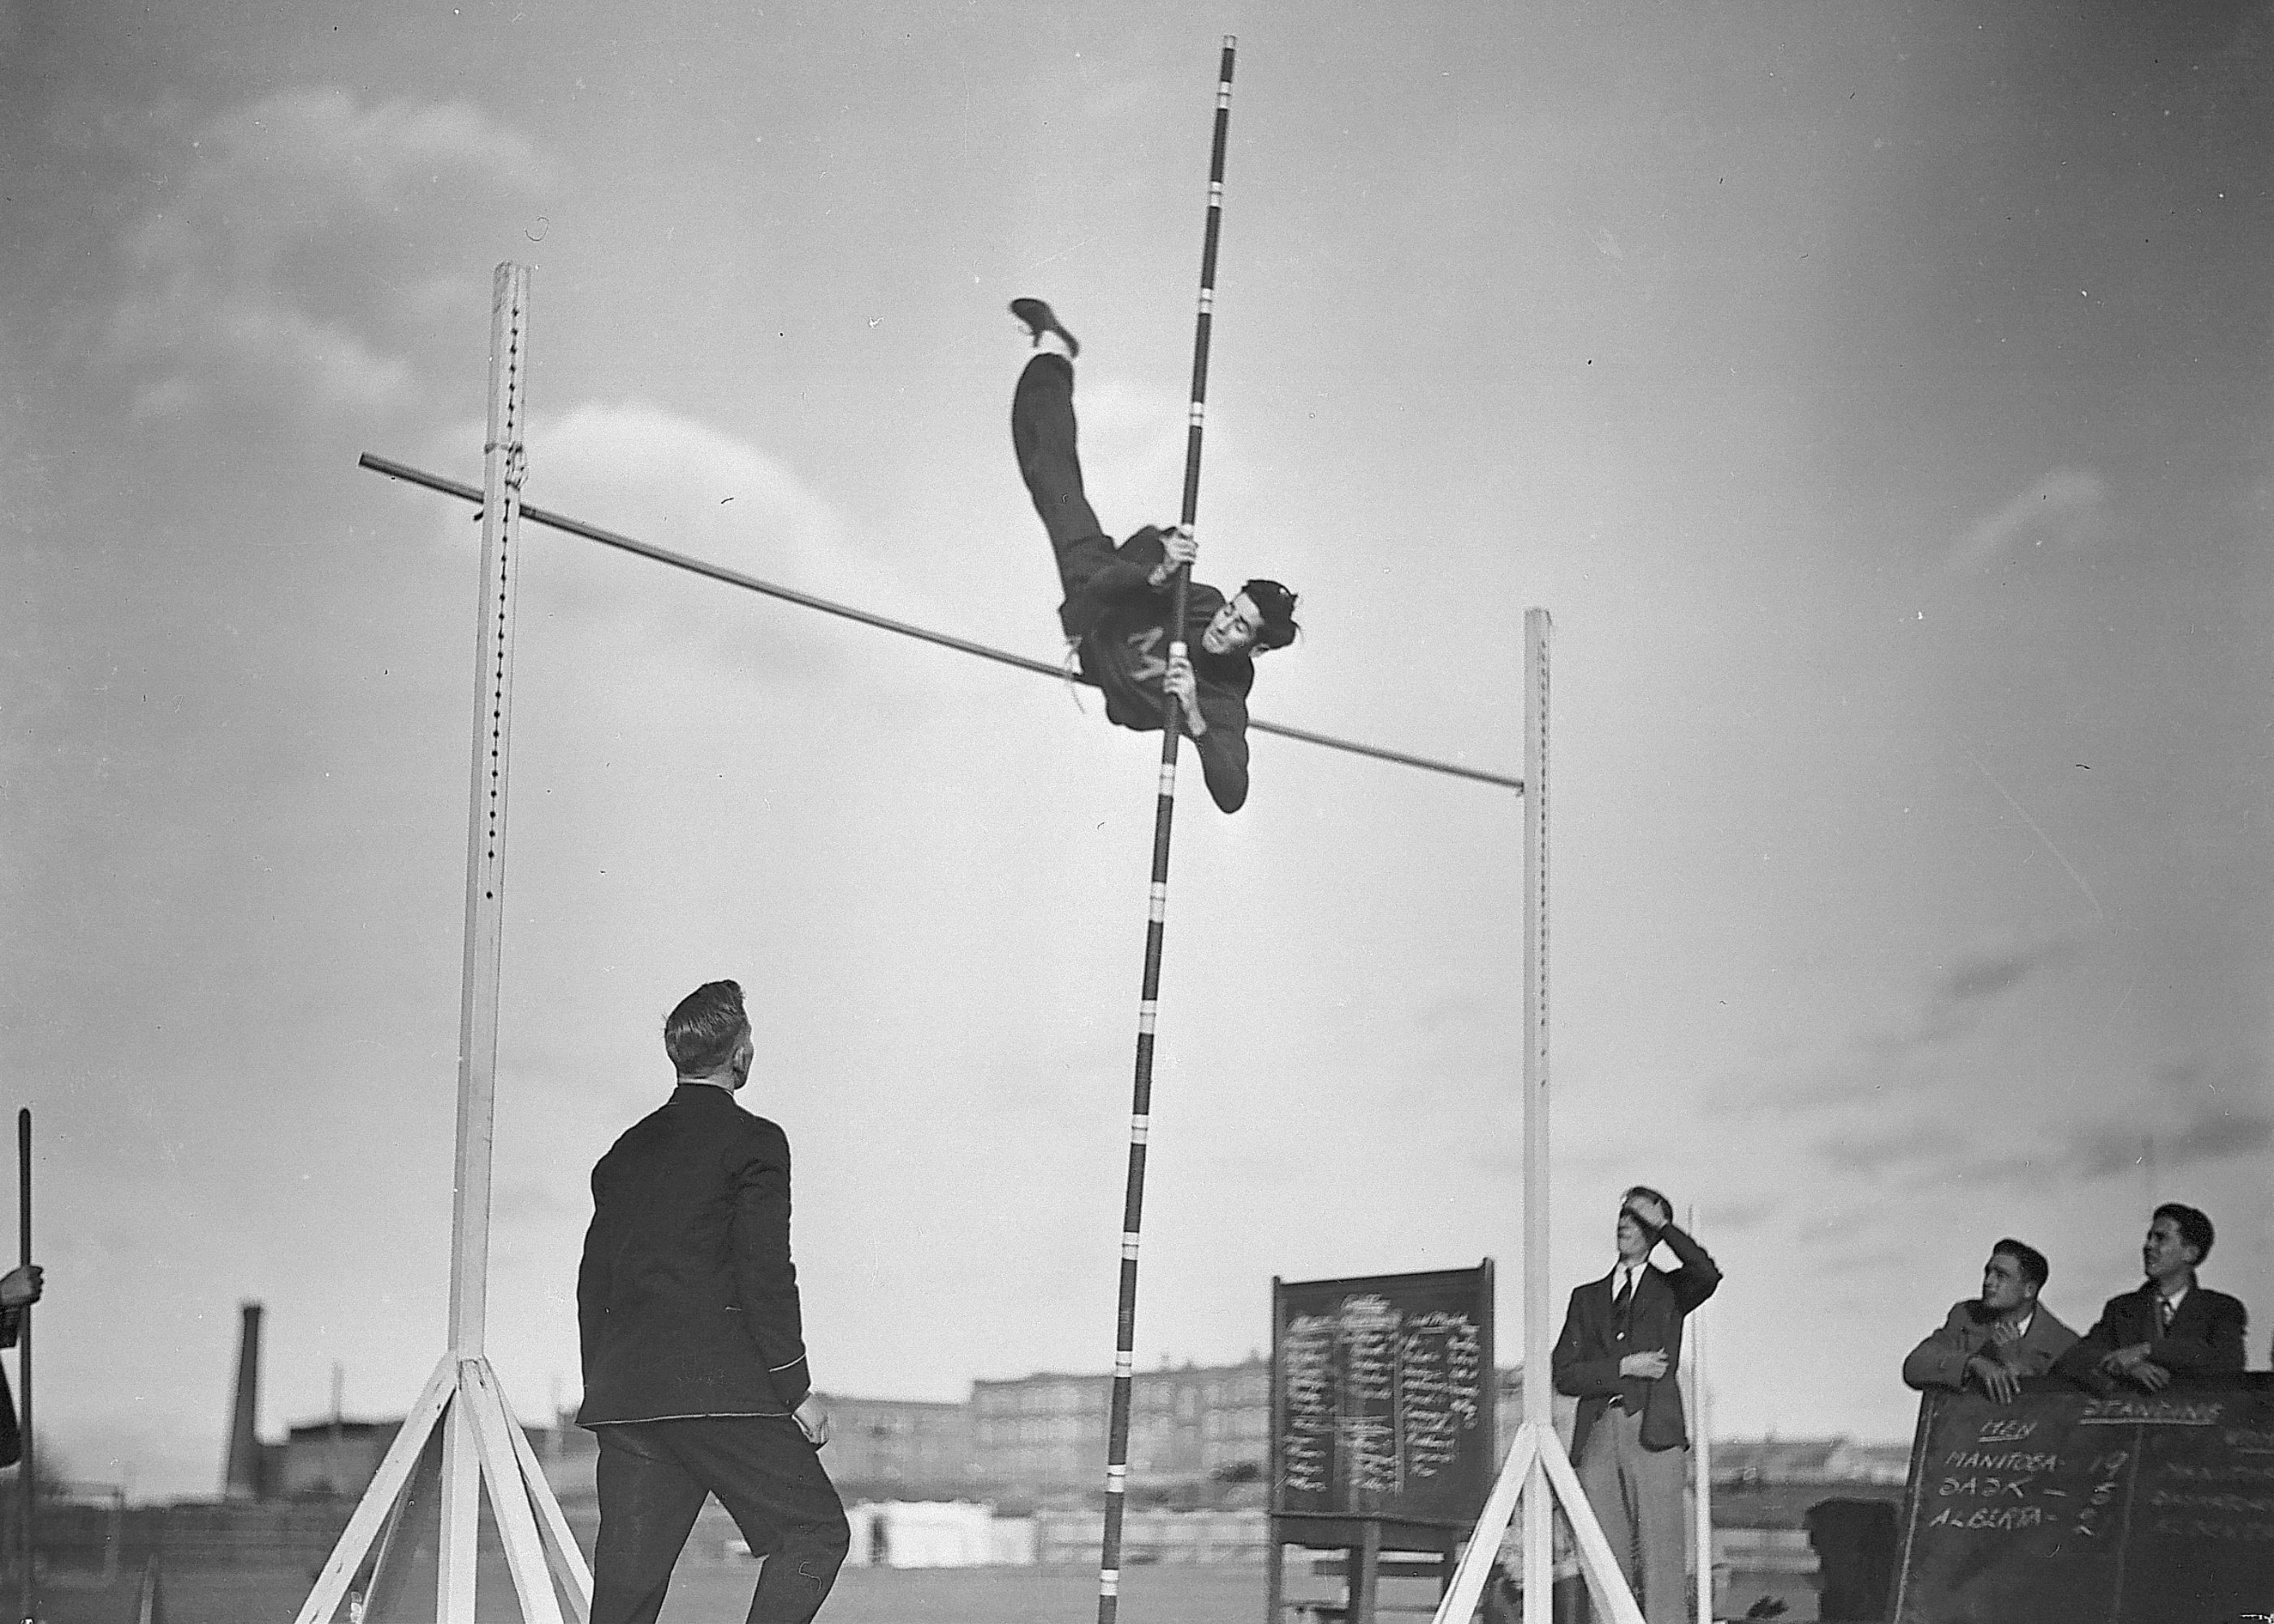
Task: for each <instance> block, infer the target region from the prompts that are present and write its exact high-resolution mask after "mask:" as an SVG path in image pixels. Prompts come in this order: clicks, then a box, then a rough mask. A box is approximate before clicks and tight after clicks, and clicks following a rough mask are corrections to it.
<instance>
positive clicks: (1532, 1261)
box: [1435, 609, 1644, 1624]
mask: <svg viewBox="0 0 2274 1624" xmlns="http://www.w3.org/2000/svg"><path fill="white" fill-rule="evenodd" d="M1551 629H1552V623H1551V621H1550V620H1549V619H1548V614H1547V611H1546V610H1545V609H1527V610H1525V614H1524V1424H1523V1425H1521V1426H1520V1427H1518V1428H1517V1432H1516V1437H1515V1440H1513V1441H1512V1442H1511V1443H1510V1446H1509V1451H1508V1457H1507V1459H1505V1460H1504V1461H1502V1462H1501V1469H1500V1477H1499V1478H1498V1479H1497V1480H1496V1481H1495V1483H1494V1485H1493V1490H1492V1493H1491V1494H1490V1495H1488V1496H1487V1498H1486V1500H1485V1508H1484V1510H1483V1511H1482V1513H1480V1515H1478V1517H1477V1525H1476V1530H1475V1531H1474V1533H1472V1535H1471V1537H1470V1538H1469V1543H1468V1547H1467V1549H1466V1550H1465V1551H1464V1552H1463V1553H1461V1560H1460V1565H1459V1566H1458V1567H1457V1568H1455V1570H1454V1573H1453V1583H1452V1584H1451V1586H1450V1587H1449V1589H1448V1590H1446V1592H1445V1594H1444V1597H1443V1598H1442V1600H1440V1601H1439V1602H1438V1604H1437V1613H1436V1619H1435V1624H1468V1620H1469V1619H1470V1618H1471V1616H1472V1614H1474V1613H1475V1612H1476V1608H1477V1602H1478V1600H1479V1598H1480V1597H1481V1596H1482V1595H1483V1593H1484V1587H1485V1581H1486V1580H1487V1578H1489V1577H1490V1576H1491V1575H1492V1567H1493V1559H1494V1558H1495V1556H1497V1555H1498V1554H1499V1553H1500V1542H1501V1536H1502V1534H1504V1533H1505V1532H1507V1530H1508V1527H1509V1524H1510V1522H1512V1521H1513V1520H1514V1519H1515V1516H1516V1513H1517V1507H1518V1504H1519V1502H1520V1503H1521V1505H1522V1508H1523V1511H1524V1624H1552V1620H1553V1616H1554V1615H1553V1613H1552V1611H1551V1608H1552V1601H1553V1586H1554V1583H1555V1562H1554V1551H1553V1548H1552V1544H1551V1541H1552V1538H1553V1530H1554V1517H1553V1515H1552V1513H1553V1510H1554V1507H1555V1506H1561V1507H1562V1509H1563V1515H1565V1516H1566V1517H1567V1518H1568V1519H1570V1524H1571V1535H1572V1538H1573V1539H1574V1540H1575V1541H1576V1543H1577V1545H1578V1547H1579V1560H1580V1563H1581V1566H1582V1567H1583V1568H1585V1570H1586V1574H1587V1576H1588V1578H1589V1579H1591V1580H1592V1581H1593V1588H1594V1591H1595V1594H1596V1596H1597V1597H1598V1598H1600V1600H1601V1602H1602V1604H1603V1610H1604V1612H1605V1613H1606V1614H1607V1615H1608V1618H1609V1620H1611V1624H1644V1621H1643V1616H1642V1609H1641V1608H1640V1607H1638V1606H1637V1605H1635V1599H1634V1593H1633V1592H1632V1591H1631V1590H1629V1589H1628V1588H1627V1584H1626V1581H1625V1579H1624V1578H1623V1576H1622V1575H1620V1573H1619V1568H1618V1563H1617V1562H1616V1561H1615V1560H1614V1559H1613V1558H1612V1555H1611V1545H1610V1541H1608V1539H1606V1538H1604V1537H1603V1529H1602V1524H1601V1523H1600V1522H1597V1521H1596V1520H1595V1514H1594V1511H1593V1508H1592V1507H1590V1506H1589V1505H1588V1504H1587V1496H1586V1494H1585V1492H1583V1491H1582V1490H1581V1489H1580V1487H1579V1475H1578V1473H1577V1472H1576V1471H1574V1470H1571V1461H1570V1456H1568V1455H1565V1454H1564V1453H1563V1440H1562V1439H1561V1438H1560V1437H1558V1436H1557V1435H1556V1432H1555V1410H1554V1405H1555V1386H1554V1383H1553V1381H1552V1380H1551V1379H1550V1376H1549V1372H1548V1342H1549V1337H1548V1331H1547V1327H1548V1326H1549V1324H1550V1323H1551V1316H1552V1315H1553V1313H1554V1312H1555V1303H1554V1301H1553V1299H1552V1298H1551V1297H1550V1296H1549V1294H1548V1287H1547V786H1548V778H1547V643H1548V634H1549V632H1550V631H1551ZM1551 1495H1552V1496H1553V1502H1552V1503H1551V1500H1550V1496H1551Z"/></svg>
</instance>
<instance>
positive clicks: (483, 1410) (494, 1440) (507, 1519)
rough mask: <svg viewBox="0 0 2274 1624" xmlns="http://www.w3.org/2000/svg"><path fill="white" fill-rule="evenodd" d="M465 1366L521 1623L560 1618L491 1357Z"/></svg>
mask: <svg viewBox="0 0 2274 1624" xmlns="http://www.w3.org/2000/svg"><path fill="white" fill-rule="evenodd" d="M461 1369H462V1372H463V1373H462V1374H461V1376H460V1377H459V1386H460V1400H459V1402H461V1403H462V1404H463V1406H464V1408H465V1413H466V1417H467V1419H468V1420H469V1421H471V1423H472V1425H473V1432H474V1445H475V1448H476V1450H477V1451H478V1454H479V1457H480V1461H481V1472H482V1478H483V1481H485V1482H486V1483H487V1484H488V1485H489V1490H490V1509H491V1510H492V1511H493V1512H494V1513H496V1514H497V1526H498V1537H499V1538H501V1539H502V1540H503V1541H504V1542H505V1560H506V1567H507V1568H508V1571H510V1572H511V1573H512V1575H513V1588H514V1593H515V1594H516V1595H517V1596H518V1597H520V1598H521V1616H522V1619H523V1624H561V1603H560V1600H559V1598H556V1597H555V1596H554V1595H553V1572H552V1569H551V1568H549V1567H547V1566H546V1560H545V1547H544V1545H543V1544H542V1542H541V1541H540V1540H539V1539H538V1533H537V1519H536V1518H535V1517H534V1516H532V1515H530V1509H529V1489H528V1486H527V1485H525V1484H524V1483H523V1481H522V1476H521V1457H520V1456H519V1455H516V1453H515V1451H514V1447H513V1440H512V1438H511V1436H510V1432H511V1429H510V1426H509V1425H508V1422H507V1420H506V1418H505V1406H504V1405H503V1404H502V1403H501V1402H499V1399H498V1389H497V1378H496V1377H495V1376H494V1375H493V1374H492V1373H491V1372H490V1365H489V1361H488V1360H487V1359H468V1360H467V1361H466V1362H465V1364H464V1365H463V1366H462V1367H461ZM538 1481H539V1482H542V1481H543V1479H542V1478H540V1479H539V1480H538Z"/></svg>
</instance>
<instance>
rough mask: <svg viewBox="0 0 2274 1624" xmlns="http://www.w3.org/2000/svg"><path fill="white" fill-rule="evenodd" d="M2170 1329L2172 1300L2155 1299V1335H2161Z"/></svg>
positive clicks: (2164, 1298) (2167, 1298) (2165, 1298)
mask: <svg viewBox="0 0 2274 1624" xmlns="http://www.w3.org/2000/svg"><path fill="white" fill-rule="evenodd" d="M2171 1328H2172V1299H2171V1298H2169V1297H2157V1299H2156V1333H2157V1335H2162V1334H2163V1333H2165V1331H2168V1330H2170V1329H2171Z"/></svg>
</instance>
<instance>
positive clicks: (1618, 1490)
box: [1579, 1410, 1635, 1590]
mask: <svg viewBox="0 0 2274 1624" xmlns="http://www.w3.org/2000/svg"><path fill="white" fill-rule="evenodd" d="M1625 1425H1631V1424H1630V1423H1629V1422H1628V1420H1627V1417H1626V1415H1625V1412H1624V1411H1623V1410H1605V1411H1604V1412H1603V1414H1602V1417H1601V1418H1600V1419H1599V1420H1598V1421H1597V1422H1596V1423H1595V1425H1594V1426H1593V1428H1592V1429H1590V1430H1589V1432H1588V1433H1587V1447H1586V1449H1585V1451H1584V1452H1583V1453H1582V1454H1581V1455H1580V1457H1579V1486H1580V1488H1581V1489H1583V1490H1585V1492H1586V1495H1587V1504H1588V1506H1589V1507H1591V1508H1592V1509H1593V1512H1594V1514H1595V1521H1596V1522H1599V1523H1600V1524H1601V1525H1602V1530H1603V1538H1604V1539H1606V1540H1607V1541H1608V1542H1609V1544H1610V1547H1611V1556H1612V1559H1613V1560H1615V1561H1616V1562H1617V1564H1618V1568H1619V1577H1620V1578H1622V1579H1623V1580H1625V1581H1626V1586H1627V1589H1628V1590H1633V1589H1634V1587H1635V1560H1634V1532H1635V1530H1634V1517H1633V1515H1631V1512H1630V1508H1629V1507H1628V1505H1627V1491H1626V1482H1625V1477H1624V1474H1623V1473H1622V1472H1621V1470H1619V1464H1620V1456H1621V1454H1622V1453H1623V1452H1622V1450H1621V1448H1620V1442H1619V1439H1620V1429H1621V1428H1622V1427H1623V1426H1625Z"/></svg>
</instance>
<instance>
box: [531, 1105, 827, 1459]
mask: <svg viewBox="0 0 2274 1624" xmlns="http://www.w3.org/2000/svg"><path fill="white" fill-rule="evenodd" d="M789 1223H790V1166H789V1140H788V1139H787V1137H786V1136H785V1135H784V1134H783V1132H782V1131H781V1130H780V1129H779V1127H777V1126H775V1125H774V1124H772V1123H771V1122H768V1121H766V1120H765V1119H764V1117H761V1116H751V1115H750V1114H749V1112H748V1111H745V1110H744V1109H742V1107H741V1106H739V1105H737V1104H736V1103H735V1102H734V1096H733V1095H732V1094H729V1093H727V1090H726V1089H724V1088H720V1087H714V1086H711V1085H709V1084H707V1083H681V1084H680V1085H679V1086H678V1087H676V1088H675V1089H674V1090H673V1091H672V1094H671V1098H670V1099H669V1100H667V1101H665V1102H664V1104H663V1105H662V1107H661V1108H660V1109H657V1110H655V1111H653V1112H652V1113H651V1114H650V1115H649V1116H645V1117H644V1118H643V1119H642V1120H640V1121H639V1122H637V1123H635V1124H633V1125H632V1126H631V1127H630V1128H629V1129H627V1130H626V1131H625V1132H624V1134H623V1136H622V1137H621V1139H618V1140H617V1141H616V1142H615V1144H614V1147H612V1148H610V1150H609V1151H608V1154H606V1155H605V1156H603V1157H601V1158H600V1161H599V1165H597V1166H596V1167H594V1168H593V1169H592V1224H591V1229H590V1230H589V1231H587V1233H586V1235H585V1237H584V1265H583V1267H581V1268H580V1269H579V1270H578V1272H577V1276H576V1319H577V1329H578V1333H579V1338H580V1340H581V1342H582V1344H583V1350H584V1407H583V1408H582V1409H581V1410H579V1411H578V1412H577V1417H576V1419H577V1421H578V1423H579V1424H580V1425H584V1426H588V1427H590V1426H605V1425H609V1424H610V1423H614V1422H623V1421H652V1420H663V1419H669V1418H674V1417H691V1416H786V1415H788V1414H790V1413H791V1412H792V1411H793V1410H795V1409H796V1408H797V1406H798V1403H799V1401H801V1400H802V1399H803V1398H804V1397H805V1395H806V1392H807V1389H808V1388H809V1386H810V1385H811V1383H810V1380H809V1377H808V1375H807V1372H806V1364H805V1342H804V1332H803V1325H802V1319H801V1316H800V1313H799V1307H798V1292H797V1269H796V1267H795V1265H794V1264H793V1263H792V1261H791V1259H790V1245H789Z"/></svg>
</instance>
